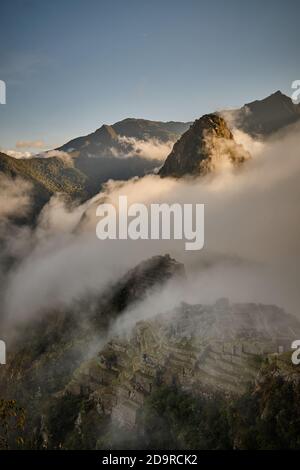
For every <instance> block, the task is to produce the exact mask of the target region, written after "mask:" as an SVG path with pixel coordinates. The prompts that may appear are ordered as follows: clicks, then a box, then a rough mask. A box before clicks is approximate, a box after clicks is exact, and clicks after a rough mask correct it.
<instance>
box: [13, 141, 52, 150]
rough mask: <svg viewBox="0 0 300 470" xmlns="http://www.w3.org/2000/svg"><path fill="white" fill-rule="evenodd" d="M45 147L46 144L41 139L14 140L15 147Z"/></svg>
mask: <svg viewBox="0 0 300 470" xmlns="http://www.w3.org/2000/svg"><path fill="white" fill-rule="evenodd" d="M45 147H46V144H45V142H44V141H43V140H19V141H18V142H16V148H17V149H26V148H34V149H42V148H45Z"/></svg>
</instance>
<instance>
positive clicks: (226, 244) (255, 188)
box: [5, 126, 300, 318]
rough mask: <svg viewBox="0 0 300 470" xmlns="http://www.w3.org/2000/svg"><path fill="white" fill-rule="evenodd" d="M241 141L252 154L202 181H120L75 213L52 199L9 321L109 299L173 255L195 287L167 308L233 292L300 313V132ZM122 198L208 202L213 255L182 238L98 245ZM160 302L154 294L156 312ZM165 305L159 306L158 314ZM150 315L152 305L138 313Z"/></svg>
mask: <svg viewBox="0 0 300 470" xmlns="http://www.w3.org/2000/svg"><path fill="white" fill-rule="evenodd" d="M239 138H240V140H243V141H244V142H247V146H248V147H249V150H250V151H251V150H252V154H253V158H252V159H250V160H248V161H246V162H244V164H243V165H242V166H240V167H239V169H238V170H233V169H231V168H226V169H225V170H224V171H220V172H218V173H217V174H216V175H215V176H207V177H205V178H198V179H195V178H182V179H179V180H176V179H170V178H164V179H161V178H160V177H159V176H155V175H149V176H146V177H144V178H140V179H138V178H135V179H133V180H131V181H128V182H113V181H111V182H109V183H108V184H107V185H106V186H105V187H104V189H103V191H102V192H101V193H99V194H98V195H97V196H95V197H94V198H93V199H91V200H89V201H87V202H86V203H85V204H84V205H79V206H76V207H74V206H70V205H68V204H67V203H65V202H64V201H63V200H62V199H60V198H54V199H52V200H51V201H50V203H49V204H48V205H47V206H46V207H45V208H44V210H43V212H42V214H41V217H40V220H39V224H38V227H37V228H36V229H35V231H34V233H33V234H32V239H33V240H34V243H33V248H32V249H31V250H30V251H29V252H28V254H27V255H26V256H25V257H24V258H23V259H22V260H21V261H20V262H19V263H18V265H17V266H16V267H15V268H14V269H12V270H11V271H10V272H9V275H8V276H7V279H8V286H7V290H6V296H5V311H6V313H7V315H9V316H11V317H12V318H22V317H27V316H30V315H33V314H36V313H37V312H41V311H42V310H43V309H49V307H51V308H52V307H53V308H54V307H58V306H70V305H72V304H73V303H74V302H77V300H78V298H80V297H82V296H84V295H86V294H87V293H100V292H101V291H102V290H103V289H104V288H105V286H107V285H108V284H109V283H110V282H112V281H114V280H116V279H118V278H119V277H120V276H121V275H122V274H124V273H125V272H126V271H127V270H128V269H129V268H131V267H133V266H134V265H136V264H137V263H138V262H139V261H141V260H143V259H145V258H148V257H150V256H152V255H156V254H165V253H170V254H171V256H173V257H174V258H176V259H178V261H182V262H184V263H185V266H186V270H187V275H188V284H187V286H188V287H184V286H182V287H181V288H179V287H178V286H177V287H176V288H174V290H169V291H165V293H162V294H161V295H162V296H163V297H162V298H163V299H165V300H160V308H161V309H162V308H166V309H167V308H168V304H169V306H171V305H172V299H176V302H179V301H180V298H184V299H190V300H191V301H197V302H204V303H205V302H211V301H214V300H216V299H217V298H218V297H220V296H227V297H229V298H230V299H231V300H233V301H253V302H263V303H274V304H277V305H279V306H282V307H284V308H286V309H287V310H288V311H290V312H292V313H295V314H298V312H299V307H300V293H299V288H298V279H299V276H300V262H299V261H300V260H299V254H300V222H299V221H300V207H299V200H300V187H299V178H300V160H299V155H298V149H299V146H300V133H299V128H298V127H296V126H294V127H293V128H290V129H289V130H288V131H287V132H286V133H284V134H283V135H282V134H281V135H277V136H274V137H273V138H272V139H268V140H267V141H265V142H264V143H262V142H256V141H253V140H251V138H249V137H248V136H245V135H244V134H240V135H239ZM119 195H127V197H128V201H129V203H133V202H141V203H144V204H146V205H148V204H151V203H153V202H156V203H160V202H167V203H170V204H172V203H174V202H181V203H193V202H194V203H196V202H197V203H204V204H205V245H204V249H203V250H202V251H199V252H193V253H191V252H187V251H185V250H184V242H183V241H181V240H175V241H174V240H173V241H172V240H171V241H167V240H165V241H130V240H122V241H113V240H111V241H99V240H98V239H97V238H96V234H95V229H96V223H97V222H98V220H97V217H96V207H97V206H98V204H99V203H101V202H107V201H110V202H112V203H115V204H117V201H118V197H119ZM168 299H169V300H168ZM152 301H153V302H154V298H153V297H152V299H151V298H150V299H149V302H150V304H149V305H150V306H151V302H152ZM155 302H156V301H155ZM158 308H159V301H158V302H157V304H156V303H153V309H152V312H153V313H155V312H157V310H158ZM149 309H150V307H149ZM143 312H146V308H145V309H144V307H142V308H141V310H140V311H139V315H140V316H143ZM157 313H158V312H157ZM137 315H138V312H137Z"/></svg>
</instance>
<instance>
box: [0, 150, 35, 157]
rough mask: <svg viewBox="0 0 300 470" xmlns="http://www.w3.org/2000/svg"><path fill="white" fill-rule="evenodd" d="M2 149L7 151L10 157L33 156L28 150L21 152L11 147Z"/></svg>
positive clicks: (4, 151)
mask: <svg viewBox="0 0 300 470" xmlns="http://www.w3.org/2000/svg"><path fill="white" fill-rule="evenodd" d="M1 151H2V152H3V153H5V154H6V155H8V156H9V157H13V158H31V157H32V153H31V152H28V151H26V152H19V151H17V150H11V149H1Z"/></svg>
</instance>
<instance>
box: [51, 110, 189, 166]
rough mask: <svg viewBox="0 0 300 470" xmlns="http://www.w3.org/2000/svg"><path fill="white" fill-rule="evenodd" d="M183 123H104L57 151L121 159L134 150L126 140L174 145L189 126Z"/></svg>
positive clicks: (127, 120)
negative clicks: (151, 140)
mask: <svg viewBox="0 0 300 470" xmlns="http://www.w3.org/2000/svg"><path fill="white" fill-rule="evenodd" d="M190 124H191V123H189V122H187V123H184V122H173V121H170V122H161V121H149V120H146V119H134V118H127V119H124V120H123V121H119V122H116V123H115V124H113V125H111V126H110V125H107V124H104V125H103V126H102V127H100V128H99V129H97V130H96V131H95V132H93V133H91V134H88V135H86V136H83V137H77V138H76V139H72V140H70V141H69V142H67V143H66V144H64V145H62V146H61V147H59V148H58V149H57V150H60V151H64V152H69V153H74V154H75V155H76V156H78V154H77V152H79V153H80V155H81V156H82V155H86V156H94V157H107V156H112V157H114V156H116V155H119V156H124V155H128V153H131V152H132V151H134V146H133V145H132V143H130V141H126V140H124V139H123V140H122V138H124V137H127V138H129V139H130V138H134V139H137V140H146V141H147V140H149V139H155V140H158V141H161V142H169V141H171V142H175V141H176V140H177V139H178V138H179V137H180V136H181V134H183V133H184V132H185V131H186V130H187V129H188V128H189V126H190Z"/></svg>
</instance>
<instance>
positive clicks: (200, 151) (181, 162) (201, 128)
mask: <svg viewBox="0 0 300 470" xmlns="http://www.w3.org/2000/svg"><path fill="white" fill-rule="evenodd" d="M247 158H249V154H248V153H247V152H246V151H245V150H244V149H243V148H242V146H240V145H238V144H236V142H235V140H234V138H233V135H232V133H231V131H230V129H229V127H228V125H227V124H226V121H225V120H224V119H223V118H222V117H221V116H218V115H217V114H206V115H204V116H202V117H201V118H200V119H197V120H196V121H195V122H194V124H193V125H192V126H191V127H190V128H189V130H188V131H186V132H185V133H184V134H183V135H182V136H181V138H180V139H179V140H178V141H177V142H176V143H175V145H174V147H173V150H172V152H171V153H170V154H169V155H168V157H167V159H166V161H165V163H164V165H163V166H162V168H161V169H160V171H159V174H160V175H161V176H162V177H164V176H173V177H178V178H179V177H181V176H185V175H193V176H198V175H205V174H206V173H208V172H210V171H214V170H217V169H218V168H219V167H221V166H223V165H226V164H227V163H228V162H229V163H233V164H234V165H238V164H240V163H242V162H243V161H244V160H246V159H247Z"/></svg>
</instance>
